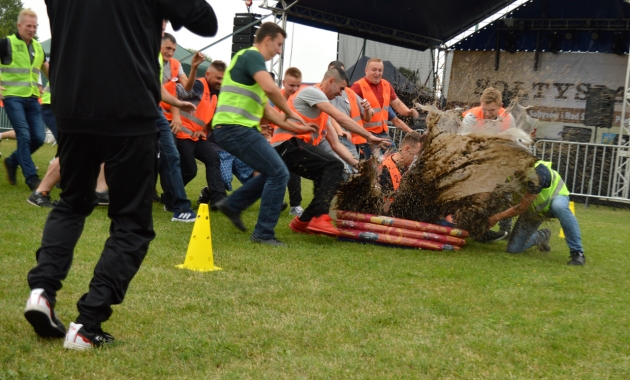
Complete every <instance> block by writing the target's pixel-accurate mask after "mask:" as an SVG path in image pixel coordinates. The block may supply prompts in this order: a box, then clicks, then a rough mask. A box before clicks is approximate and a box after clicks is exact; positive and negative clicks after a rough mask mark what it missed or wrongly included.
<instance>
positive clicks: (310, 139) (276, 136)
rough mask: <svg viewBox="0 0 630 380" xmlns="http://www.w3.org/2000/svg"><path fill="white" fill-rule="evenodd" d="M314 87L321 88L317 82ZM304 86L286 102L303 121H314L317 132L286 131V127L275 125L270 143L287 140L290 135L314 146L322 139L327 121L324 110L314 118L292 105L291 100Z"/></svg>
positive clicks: (293, 99)
mask: <svg viewBox="0 0 630 380" xmlns="http://www.w3.org/2000/svg"><path fill="white" fill-rule="evenodd" d="M315 87H317V88H318V89H319V90H321V87H320V86H319V84H316V85H315ZM304 88H306V87H303V88H300V89H299V90H298V92H296V93H295V94H293V96H291V97H290V98H289V101H288V102H287V104H288V105H289V108H291V110H292V111H293V112H295V113H296V114H298V115H300V116H301V117H302V119H304V121H305V122H307V123H314V124H316V125H317V126H319V129H318V131H317V132H313V133H296V132H293V131H287V130H286V129H282V128H280V127H277V128H276V130H275V131H274V132H273V137H272V138H271V143H272V144H275V143H278V142H283V141H287V140H289V139H290V138H292V137H295V138H298V139H302V140H304V142H305V143H307V144H311V145H314V146H317V145H319V143H320V141H322V137H324V131H325V130H326V122H327V121H328V114H327V113H325V112H320V114H319V116H318V117H317V118H315V119H311V118H308V117H306V116H304V115H302V114H301V113H299V112H298V111H297V110H296V109H295V107H294V106H293V102H294V101H295V98H297V96H298V94H299V93H300V92H301V91H302V90H303V89H304Z"/></svg>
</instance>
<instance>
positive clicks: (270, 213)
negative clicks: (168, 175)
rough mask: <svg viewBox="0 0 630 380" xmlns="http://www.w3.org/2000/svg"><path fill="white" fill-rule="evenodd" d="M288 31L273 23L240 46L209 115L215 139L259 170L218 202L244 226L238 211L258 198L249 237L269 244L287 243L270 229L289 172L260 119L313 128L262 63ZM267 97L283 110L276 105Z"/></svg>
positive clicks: (301, 130) (294, 128)
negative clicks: (250, 42) (292, 106)
mask: <svg viewBox="0 0 630 380" xmlns="http://www.w3.org/2000/svg"><path fill="white" fill-rule="evenodd" d="M286 35H287V34H286V32H285V31H284V29H282V28H281V27H279V26H278V25H276V24H275V23H273V22H266V23H263V24H262V25H261V26H260V28H259V29H258V31H257V33H256V38H255V40H254V46H253V47H251V48H249V49H243V50H241V51H239V52H238V53H237V54H236V55H235V56H234V58H232V62H230V65H229V67H228V69H227V70H226V72H225V76H224V77H223V85H222V86H221V96H220V97H219V100H218V103H217V110H216V113H215V115H214V118H213V119H212V127H213V134H214V137H215V140H216V141H217V143H218V144H219V145H220V146H221V147H222V148H223V149H225V150H226V151H227V152H228V153H231V154H232V155H234V156H236V157H237V158H239V159H241V160H242V161H243V162H245V163H246V164H247V165H249V166H250V167H251V168H252V169H254V170H255V171H257V172H259V173H260V175H258V176H255V177H253V178H251V179H250V180H248V181H247V182H245V183H244V184H243V186H242V187H240V188H239V189H238V190H236V191H235V192H233V193H232V194H231V195H230V196H229V197H227V198H225V199H224V200H223V201H221V202H219V203H218V204H217V205H216V206H217V208H218V209H219V210H220V211H221V212H222V213H223V214H225V215H226V216H227V217H228V218H229V219H230V221H231V222H232V223H233V224H234V226H236V227H237V228H238V229H239V230H241V231H247V227H245V224H244V223H243V221H242V220H241V213H242V211H243V210H245V209H246V208H247V207H249V206H251V205H252V204H253V203H254V202H256V201H257V200H258V199H260V211H259V212H258V221H257V223H256V227H255V228H254V231H253V232H252V235H251V237H250V240H251V241H252V242H255V243H261V244H269V245H272V246H285V245H286V244H284V243H283V242H281V241H279V240H278V239H276V236H275V232H274V228H275V227H276V224H277V223H278V218H279V217H280V211H281V208H282V203H283V199H284V193H285V188H286V186H287V181H288V179H289V171H288V170H287V168H286V165H284V163H283V162H282V159H281V158H280V156H279V155H278V153H276V151H275V150H274V149H273V148H272V147H271V145H270V144H269V142H268V141H267V140H266V139H265V138H264V137H263V136H262V134H261V133H260V120H261V119H262V118H263V116H264V118H265V119H267V120H269V122H271V123H273V124H275V125H277V126H279V127H282V128H285V129H287V130H292V131H294V132H296V133H311V132H315V131H316V129H317V128H316V127H315V126H312V125H306V124H305V123H304V120H303V119H302V118H301V117H300V116H299V115H297V114H296V113H295V112H294V111H292V110H291V109H290V108H289V106H288V105H287V102H286V100H285V99H284V97H283V96H282V93H281V92H280V89H279V88H278V86H277V85H276V84H275V83H274V81H273V79H272V77H271V75H270V74H269V72H268V71H267V68H266V67H265V61H268V60H270V59H272V58H273V57H275V56H276V55H277V54H279V53H280V52H281V51H282V45H283V43H284V39H285V38H286ZM268 99H270V100H271V101H272V102H273V104H274V105H275V106H277V107H278V108H279V109H280V110H281V111H282V112H284V115H280V113H278V111H276V110H274V109H273V107H272V106H271V105H270V104H269V102H268ZM288 119H293V120H296V121H297V122H292V121H290V120H288Z"/></svg>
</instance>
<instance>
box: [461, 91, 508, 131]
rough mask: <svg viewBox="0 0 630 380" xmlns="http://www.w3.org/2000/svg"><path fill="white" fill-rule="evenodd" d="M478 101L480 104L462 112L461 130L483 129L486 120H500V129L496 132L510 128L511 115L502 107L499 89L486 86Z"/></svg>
mask: <svg viewBox="0 0 630 380" xmlns="http://www.w3.org/2000/svg"><path fill="white" fill-rule="evenodd" d="M479 103H481V104H480V105H479V106H478V107H474V108H471V109H469V110H468V111H466V112H464V113H462V116H464V120H463V121H462V132H473V131H481V130H484V125H485V122H486V120H497V121H500V124H499V128H500V131H496V132H503V131H505V130H507V129H508V128H510V126H511V124H512V117H511V116H510V114H509V113H507V112H506V110H505V108H503V96H502V95H501V92H500V91H498V90H496V89H495V88H493V87H488V88H486V89H485V90H483V93H482V94H481V97H480V98H479Z"/></svg>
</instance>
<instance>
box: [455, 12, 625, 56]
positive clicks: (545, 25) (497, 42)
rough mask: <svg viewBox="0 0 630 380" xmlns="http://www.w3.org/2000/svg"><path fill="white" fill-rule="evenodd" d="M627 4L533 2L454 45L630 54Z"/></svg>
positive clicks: (483, 48) (460, 48)
mask: <svg viewBox="0 0 630 380" xmlns="http://www.w3.org/2000/svg"><path fill="white" fill-rule="evenodd" d="M629 34H630V4H628V3H627V2H625V1H623V0H553V1H551V0H532V1H530V2H528V3H526V4H524V5H522V6H520V7H518V8H517V9H515V10H514V11H512V12H510V13H509V14H508V15H506V16H505V18H503V19H500V20H496V21H494V22H492V23H491V24H488V25H487V26H486V27H484V28H482V29H481V30H479V31H478V32H476V33H474V34H472V35H470V36H469V37H467V38H465V39H464V40H462V41H460V42H459V43H457V44H455V45H454V46H453V48H454V49H455V50H497V48H498V49H501V50H505V51H511V52H515V51H536V50H537V46H538V49H539V51H552V52H598V53H617V54H624V53H627V52H628V36H629Z"/></svg>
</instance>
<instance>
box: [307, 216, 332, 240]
mask: <svg viewBox="0 0 630 380" xmlns="http://www.w3.org/2000/svg"><path fill="white" fill-rule="evenodd" d="M307 229H308V230H309V231H311V232H312V233H314V234H322V235H326V236H331V237H337V236H339V235H340V232H339V230H338V229H337V227H335V226H333V225H332V218H331V217H330V216H329V215H328V214H323V215H320V216H316V217H314V218H313V219H311V221H310V222H308V227H307Z"/></svg>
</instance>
